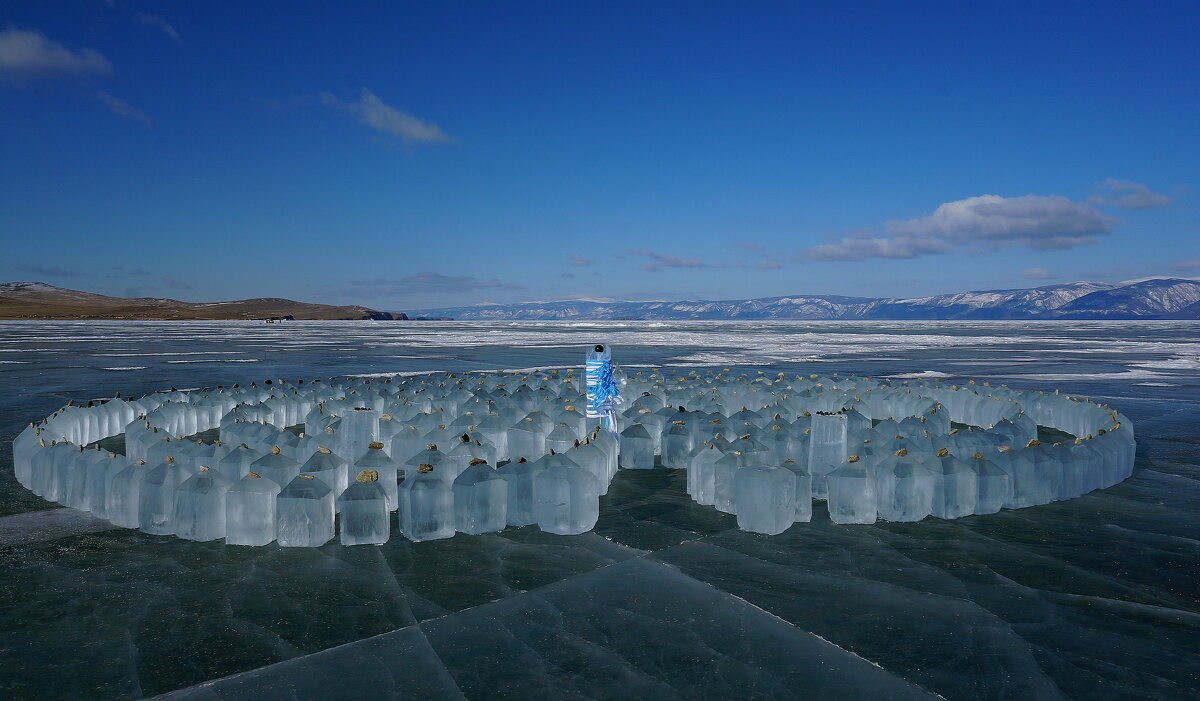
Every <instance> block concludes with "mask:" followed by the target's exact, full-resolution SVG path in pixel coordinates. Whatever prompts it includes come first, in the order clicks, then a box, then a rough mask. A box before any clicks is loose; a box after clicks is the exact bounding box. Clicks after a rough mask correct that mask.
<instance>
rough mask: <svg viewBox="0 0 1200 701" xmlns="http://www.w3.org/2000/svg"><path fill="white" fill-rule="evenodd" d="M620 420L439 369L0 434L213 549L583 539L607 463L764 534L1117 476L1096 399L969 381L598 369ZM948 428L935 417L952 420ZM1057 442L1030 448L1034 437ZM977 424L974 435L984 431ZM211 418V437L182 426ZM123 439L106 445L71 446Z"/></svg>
mask: <svg viewBox="0 0 1200 701" xmlns="http://www.w3.org/2000/svg"><path fill="white" fill-rule="evenodd" d="M616 376H617V378H618V381H619V382H620V384H621V386H622V396H623V397H624V399H623V402H622V404H621V405H620V412H619V414H618V415H617V416H616V426H617V431H618V433H617V434H616V435H614V434H613V433H610V432H609V431H606V430H603V429H601V428H600V427H599V426H598V420H596V419H588V418H585V416H584V414H583V412H582V411H581V407H582V406H583V401H584V400H583V387H582V381H581V379H580V377H579V376H577V375H576V374H575V373H574V372H573V371H557V370H556V371H543V372H531V373H503V372H494V373H466V374H461V375H455V374H448V373H437V374H431V375H425V376H419V377H407V378H401V377H395V378H391V379H383V380H381V379H363V378H359V379H331V380H329V381H313V382H296V383H288V382H283V381H280V380H274V381H267V382H265V383H263V384H261V385H259V384H254V385H251V386H249V387H238V386H234V387H229V388H224V387H218V388H215V389H203V390H192V391H187V392H182V391H175V390H172V391H169V392H159V393H155V394H152V395H147V396H145V397H142V398H140V399H137V400H125V399H122V398H119V397H118V398H114V399H111V400H107V401H103V402H92V403H89V405H88V406H86V407H81V406H71V405H68V406H67V407H64V408H63V409H61V410H59V411H58V412H55V414H53V415H52V416H50V417H48V418H46V419H45V420H43V421H42V422H40V423H38V424H36V425H33V424H31V425H30V426H29V427H28V428H27V429H26V430H25V431H23V432H22V433H21V434H20V435H19V436H18V437H17V439H16V440H15V441H14V443H13V458H14V465H15V471H16V476H17V479H18V480H19V481H20V482H21V483H22V484H23V485H25V486H26V487H27V488H29V489H31V490H32V491H34V492H35V493H37V494H39V495H41V496H43V497H45V498H46V499H49V500H52V501H57V502H59V503H62V504H64V505H66V506H70V507H72V508H76V509H82V510H86V511H90V512H91V513H93V514H95V515H97V516H100V517H103V518H106V519H108V520H110V521H112V522H113V523H114V524H116V525H118V526H123V527H127V528H140V529H142V530H143V531H146V532H148V533H154V534H174V535H177V536H179V537H181V538H187V539H190V540H197V541H209V540H216V539H221V538H224V539H225V542H226V543H229V544H234V545H266V544H269V543H271V542H273V541H277V542H278V543H279V545H281V546H296V547H316V546H320V545H323V544H325V543H327V542H329V541H331V540H333V539H334V537H335V535H336V536H337V537H338V538H339V539H340V542H341V543H342V544H345V545H360V544H378V543H384V542H386V541H387V540H388V539H389V538H390V537H391V535H392V533H391V532H392V522H393V519H392V514H393V513H396V514H397V517H396V518H397V521H398V524H399V530H400V532H401V533H403V535H404V536H405V537H407V538H409V539H411V540H418V541H419V540H431V539H437V538H448V537H451V536H453V535H454V534H455V533H456V532H461V533H468V534H478V533H486V532H490V531H498V530H501V529H503V528H505V527H506V526H509V525H513V526H525V525H533V524H536V525H537V526H538V527H539V528H541V529H542V530H545V531H548V532H552V533H558V534H563V535H569V534H577V533H583V532H586V531H588V530H590V529H591V528H592V527H593V526H594V525H595V522H596V519H597V515H598V512H599V499H600V496H601V495H603V494H605V493H606V492H607V491H608V486H609V483H610V482H611V480H612V479H613V477H614V476H615V475H616V474H617V471H618V469H619V468H621V469H653V468H656V467H661V468H677V469H678V468H682V469H686V470H687V490H688V493H689V494H690V495H691V496H692V498H693V499H694V500H695V501H696V502H698V503H700V504H705V505H711V506H713V507H714V508H716V509H718V510H720V511H723V512H726V513H730V514H736V516H737V522H738V525H739V527H741V528H742V529H745V530H748V531H754V532H758V533H765V534H777V533H780V532H782V531H784V530H786V529H787V528H789V527H790V526H791V525H792V524H793V523H795V522H797V521H808V520H809V519H810V518H811V515H812V503H813V500H814V499H824V500H826V501H827V503H828V510H829V515H830V518H831V519H832V520H833V521H834V522H836V523H873V522H875V521H876V520H877V519H884V520H888V521H918V520H921V519H923V518H925V517H927V516H935V517H939V518H958V517H961V516H966V515H969V514H985V513H993V512H995V511H998V510H999V509H1001V508H1021V507H1025V506H1032V505H1035V504H1044V503H1047V502H1050V501H1055V500H1060V499H1069V498H1071V497H1074V496H1078V495H1080V494H1083V493H1085V492H1088V491H1091V490H1093V489H1097V488H1101V487H1106V486H1109V485H1112V484H1115V483H1116V482H1119V481H1121V480H1123V479H1125V478H1126V477H1128V476H1129V474H1130V472H1131V471H1132V466H1133V455H1134V435H1133V427H1132V425H1131V424H1130V422H1129V421H1128V420H1127V419H1125V418H1124V417H1123V416H1121V415H1120V414H1119V413H1117V412H1115V411H1112V410H1110V409H1109V408H1108V407H1107V406H1101V405H1097V404H1094V403H1092V402H1090V401H1087V400H1086V399H1084V400H1081V399H1079V398H1075V397H1067V396H1065V395H1059V394H1058V393H1055V394H1046V393H1042V392H1032V391H1018V390H1013V389H1009V388H1007V387H1005V386H998V387H993V386H990V385H988V384H987V383H983V384H975V383H970V384H968V385H963V386H957V385H948V384H945V383H942V382H940V381H919V382H893V381H889V380H886V379H883V380H881V379H874V378H860V377H854V376H850V377H839V376H837V375H836V374H835V375H832V376H828V377H823V376H817V375H810V376H808V377H801V376H794V377H787V376H785V375H783V374H782V373H781V374H778V375H768V374H767V373H765V372H763V371H757V372H754V371H751V372H748V373H735V372H732V371H729V370H718V369H711V370H704V371H701V370H691V371H687V372H684V371H678V372H665V373H664V372H658V371H647V372H638V373H636V374H632V375H626V373H624V372H622V371H620V370H619V369H618V370H617V372H616ZM952 417H953V418H952ZM1039 426H1043V427H1052V428H1055V429H1058V430H1059V431H1062V432H1065V433H1067V434H1071V435H1072V436H1075V438H1074V439H1073V440H1065V441H1063V442H1060V443H1054V444H1052V445H1051V444H1044V443H1040V442H1039V441H1038V440H1037V437H1038V427H1039ZM984 427H986V428H984ZM214 428H215V429H218V432H219V436H220V439H219V440H218V441H215V442H204V441H200V440H196V439H194V438H191V439H189V438H185V436H194V434H197V433H201V432H204V431H209V430H211V429H214ZM122 433H123V434H124V435H125V447H126V450H125V455H119V454H116V453H113V452H109V451H105V450H102V449H100V448H99V447H96V446H93V447H91V448H89V447H87V446H89V445H91V444H93V443H95V442H96V441H99V440H100V439H103V438H106V437H110V436H116V435H119V434H122Z"/></svg>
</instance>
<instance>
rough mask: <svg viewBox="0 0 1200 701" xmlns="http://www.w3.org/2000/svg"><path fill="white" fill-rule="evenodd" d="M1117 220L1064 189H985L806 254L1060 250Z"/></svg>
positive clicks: (1091, 239)
mask: <svg viewBox="0 0 1200 701" xmlns="http://www.w3.org/2000/svg"><path fill="white" fill-rule="evenodd" d="M1117 221H1118V220H1117V219H1116V218H1115V217H1112V216H1109V215H1107V214H1105V213H1103V212H1101V211H1099V210H1097V209H1096V208H1095V207H1092V206H1091V205H1089V204H1087V203H1084V202H1075V201H1072V200H1069V199H1067V198H1065V197H1061V196H1059V195H1049V196H1046V195H1024V196H1022V197H1001V196H999V195H980V196H978V197H968V198H966V199H963V200H957V201H955V202H947V203H945V204H942V205H940V206H939V207H938V208H937V209H936V210H934V212H933V213H932V214H930V215H928V216H925V217H918V218H916V219H898V220H892V221H889V222H887V223H886V224H885V225H884V232H885V233H884V235H882V236H880V235H871V234H868V233H864V234H859V235H854V236H846V237H842V238H841V239H839V240H838V241H837V242H835V243H831V244H823V245H819V246H814V247H812V248H810V249H808V250H806V251H803V252H802V253H801V255H800V257H801V258H802V259H808V260H845V261H854V260H863V259H866V258H900V259H906V258H916V257H918V256H923V255H931V254H938V253H950V252H951V251H954V250H957V249H958V248H960V247H963V246H968V247H970V248H979V249H989V248H1005V247H1009V246H1025V247H1028V248H1034V249H1038V250H1059V249H1067V248H1075V247H1076V246H1082V245H1085V244H1090V243H1095V242H1096V239H1095V237H1096V236H1101V235H1106V234H1109V233H1111V232H1112V228H1113V227H1114V226H1116V224H1117Z"/></svg>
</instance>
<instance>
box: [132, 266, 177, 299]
mask: <svg viewBox="0 0 1200 701" xmlns="http://www.w3.org/2000/svg"><path fill="white" fill-rule="evenodd" d="M145 272H146V271H144V270H141V269H135V270H133V271H130V274H138V273H145ZM190 289H192V286H191V285H189V284H188V283H186V282H182V281H180V280H176V279H174V278H169V277H166V276H159V277H158V279H157V280H155V281H154V282H146V283H142V284H138V285H130V286H129V287H126V288H125V296H126V297H144V296H145V295H146V293H148V292H163V291H167V290H170V291H176V292H177V291H180V290H190Z"/></svg>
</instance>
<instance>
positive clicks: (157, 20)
mask: <svg viewBox="0 0 1200 701" xmlns="http://www.w3.org/2000/svg"><path fill="white" fill-rule="evenodd" d="M133 19H134V21H136V22H139V23H141V24H145V25H149V26H151V27H154V28H156V29H158V30H159V31H161V32H162V33H163V34H166V35H167V36H169V37H171V38H172V39H174V40H175V41H176V43H179V44H182V43H183V39H182V38H181V37H180V36H179V32H177V31H175V27H172V26H171V23H170V22H168V21H166V20H165V19H163V18H162V17H159V16H158V15H146V14H142V13H140V12H139V13H136V14H134V16H133Z"/></svg>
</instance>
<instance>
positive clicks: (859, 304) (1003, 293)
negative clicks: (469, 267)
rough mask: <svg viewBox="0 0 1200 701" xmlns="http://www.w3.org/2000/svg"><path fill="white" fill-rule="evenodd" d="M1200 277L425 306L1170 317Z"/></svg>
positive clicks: (573, 314) (516, 314) (502, 314)
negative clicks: (919, 293) (932, 290)
mask: <svg viewBox="0 0 1200 701" xmlns="http://www.w3.org/2000/svg"><path fill="white" fill-rule="evenodd" d="M1197 303H1200V281H1196V280H1189V279H1182V278H1153V279H1149V280H1141V281H1137V282H1131V283H1106V282H1069V283H1064V284H1061V285H1046V286H1044V287H1034V288H1030V289H1017V290H984V291H975V292H960V293H955V294H945V295H935V296H932V297H915V298H911V299H896V298H875V297H843V296H837V295H789V296H786V297H763V298H759V299H736V300H698V301H681V302H613V301H608V300H564V301H559V302H522V303H515V304H494V303H489V304H481V305H475V306H469V307H446V308H442V309H426V310H421V311H419V312H417V313H419V314H422V315H425V316H441V317H452V318H454V319H490V320H507V319H544V320H554V319H568V320H570V319H578V320H588V319H811V320H822V319H880V320H888V319H893V320H895V319H914V320H917V319H930V320H933V319H980V320H982V319H1164V318H1166V319H1169V318H1195V317H1196V305H1197Z"/></svg>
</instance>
